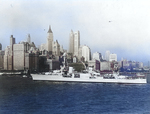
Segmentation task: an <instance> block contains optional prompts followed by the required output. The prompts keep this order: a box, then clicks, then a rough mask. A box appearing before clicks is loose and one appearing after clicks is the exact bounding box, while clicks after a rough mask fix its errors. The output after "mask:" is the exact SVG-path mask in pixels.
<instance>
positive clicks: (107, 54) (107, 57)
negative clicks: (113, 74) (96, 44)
mask: <svg viewBox="0 0 150 114" xmlns="http://www.w3.org/2000/svg"><path fill="white" fill-rule="evenodd" d="M109 55H110V51H106V52H105V59H106V61H109Z"/></svg>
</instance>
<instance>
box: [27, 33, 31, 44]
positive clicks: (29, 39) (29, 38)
mask: <svg viewBox="0 0 150 114" xmlns="http://www.w3.org/2000/svg"><path fill="white" fill-rule="evenodd" d="M27 42H28V43H29V44H31V37H30V34H28V38H27Z"/></svg>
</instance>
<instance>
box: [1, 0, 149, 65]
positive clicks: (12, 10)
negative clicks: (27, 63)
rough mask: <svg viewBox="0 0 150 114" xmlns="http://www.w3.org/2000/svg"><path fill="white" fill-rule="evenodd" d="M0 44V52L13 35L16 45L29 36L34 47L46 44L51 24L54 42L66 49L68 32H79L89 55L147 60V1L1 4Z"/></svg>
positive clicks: (20, 1)
mask: <svg viewBox="0 0 150 114" xmlns="http://www.w3.org/2000/svg"><path fill="white" fill-rule="evenodd" d="M0 5H1V7H0V16H1V17H3V18H1V19H0V23H1V25H2V26H1V27H0V31H1V33H0V43H1V44H2V46H3V50H4V49H5V48H6V46H7V45H8V44H9V38H10V36H11V35H13V36H14V37H15V38H16V43H18V42H20V41H25V40H26V39H27V36H28V34H30V37H31V41H32V42H35V44H36V46H38V45H41V44H42V43H44V42H46V41H47V31H48V26H49V25H51V28H52V31H53V35H54V39H55V40H58V41H59V43H60V44H61V45H63V47H64V49H67V50H68V49H69V46H68V44H69V33H70V30H71V29H72V30H74V31H78V30H79V31H80V42H81V44H86V45H88V46H89V47H90V49H91V52H92V53H94V52H100V53H102V55H103V56H105V52H106V51H107V50H109V51H110V52H111V53H115V54H117V58H118V60H121V58H125V59H128V60H132V61H134V60H135V61H141V62H143V63H145V64H147V63H148V61H150V51H149V49H150V45H149V40H148V39H149V37H150V33H149V30H150V27H149V20H150V14H148V11H149V10H150V8H149V5H150V2H149V1H148V0H133V1H129V0H127V1H123V0H120V1H118V0H109V1H104V0H100V1H98V0H95V1H91V0H88V1H84V0H80V1H79V0H77V1H74V0H71V1H68V0H64V1H61V0H58V1H53V0H50V1H47V0H42V1H38V2H37V1H32V2H31V1H23V0H11V1H10V0H6V1H4V0H2V1H0Z"/></svg>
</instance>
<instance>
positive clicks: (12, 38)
mask: <svg viewBox="0 0 150 114" xmlns="http://www.w3.org/2000/svg"><path fill="white" fill-rule="evenodd" d="M13 44H15V38H14V37H13V35H11V36H10V46H12V45H13Z"/></svg>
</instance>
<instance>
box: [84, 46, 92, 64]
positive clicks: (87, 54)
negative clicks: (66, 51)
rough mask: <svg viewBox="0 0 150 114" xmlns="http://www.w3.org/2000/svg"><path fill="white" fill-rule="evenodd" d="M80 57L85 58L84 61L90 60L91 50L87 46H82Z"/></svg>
mask: <svg viewBox="0 0 150 114" xmlns="http://www.w3.org/2000/svg"><path fill="white" fill-rule="evenodd" d="M82 56H83V57H84V58H85V61H89V60H90V59H91V50H90V48H89V47H88V46H82Z"/></svg>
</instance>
